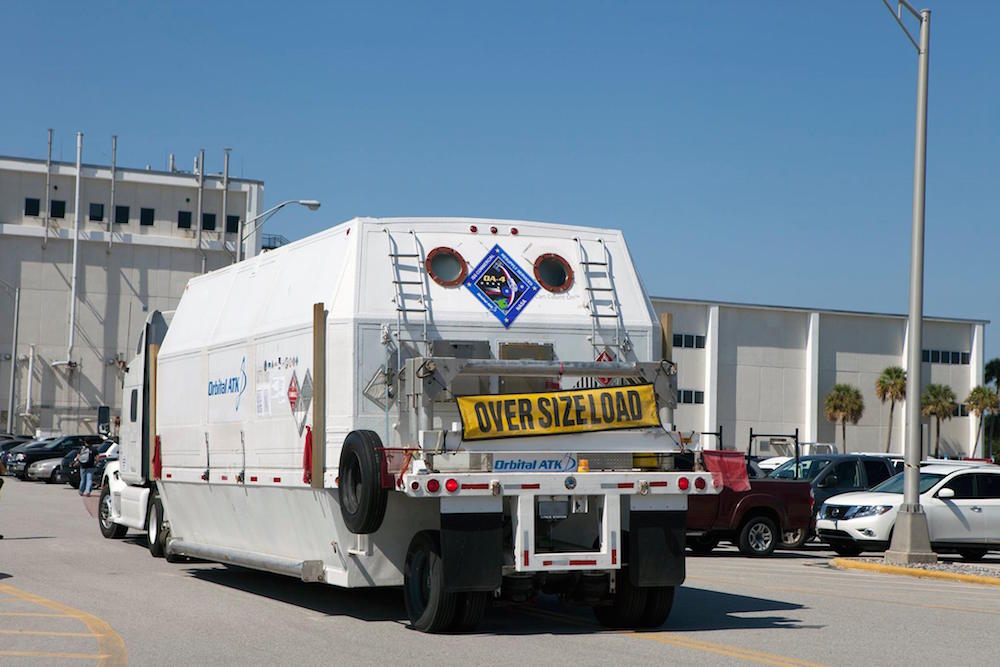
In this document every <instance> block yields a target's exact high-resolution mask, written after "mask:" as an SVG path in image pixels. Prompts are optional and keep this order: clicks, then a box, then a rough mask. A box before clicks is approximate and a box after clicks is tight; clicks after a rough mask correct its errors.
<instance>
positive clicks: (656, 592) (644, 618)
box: [639, 586, 674, 629]
mask: <svg viewBox="0 0 1000 667" xmlns="http://www.w3.org/2000/svg"><path fill="white" fill-rule="evenodd" d="M673 606H674V587H673V586H654V587H652V588H647V589H646V606H645V608H643V610H642V615H641V616H640V617H639V627H640V628H646V629H653V628H658V627H660V626H661V625H663V624H664V623H666V622H667V617H668V616H670V610H671V609H672V608H673Z"/></svg>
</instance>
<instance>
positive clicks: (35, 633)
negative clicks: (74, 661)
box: [0, 630, 97, 637]
mask: <svg viewBox="0 0 1000 667" xmlns="http://www.w3.org/2000/svg"><path fill="white" fill-rule="evenodd" d="M0 635H26V636H32V637H97V635H95V634H94V633H93V632H56V631H54V630H0Z"/></svg>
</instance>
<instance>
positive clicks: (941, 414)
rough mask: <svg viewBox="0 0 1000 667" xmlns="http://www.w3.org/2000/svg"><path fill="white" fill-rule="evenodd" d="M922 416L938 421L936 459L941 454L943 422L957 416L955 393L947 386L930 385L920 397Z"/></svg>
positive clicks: (935, 442)
mask: <svg viewBox="0 0 1000 667" xmlns="http://www.w3.org/2000/svg"><path fill="white" fill-rule="evenodd" d="M920 414H922V415H923V416H925V417H935V418H936V419H937V434H936V436H935V437H934V458H937V457H938V454H940V453H941V420H942V419H951V418H952V417H954V416H955V392H954V391H952V390H951V387H949V386H948V385H946V384H929V385H927V386H926V387H925V388H924V393H923V394H922V395H921V396H920Z"/></svg>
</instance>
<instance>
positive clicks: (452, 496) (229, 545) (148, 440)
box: [100, 218, 718, 631]
mask: <svg viewBox="0 0 1000 667" xmlns="http://www.w3.org/2000/svg"><path fill="white" fill-rule="evenodd" d="M170 315H171V314H160V313H154V314H152V315H151V316H150V318H149V319H148V321H147V323H146V327H145V330H144V332H143V335H142V337H141V340H140V342H139V349H138V355H137V357H136V358H135V359H134V360H133V361H132V363H131V364H130V366H129V369H128V372H127V374H126V377H125V380H124V391H123V396H124V397H125V398H124V400H125V401H126V406H124V410H123V415H125V419H124V423H123V427H122V435H121V440H122V453H121V459H120V462H119V464H118V465H117V466H109V468H108V478H109V479H108V481H109V483H107V484H105V486H104V491H103V492H102V498H101V513H100V521H101V528H102V531H103V532H104V534H105V535H106V536H109V537H113V536H120V535H121V534H123V532H124V531H125V530H127V528H128V527H131V528H136V529H140V530H146V531H147V536H148V541H149V544H150V549H151V551H152V552H153V553H154V555H157V554H161V553H164V552H165V553H166V554H167V555H168V556H170V557H176V556H191V557H198V558H205V559H210V560H217V561H221V562H228V563H235V564H239V565H244V566H247V567H252V568H257V569H262V570H269V571H273V572H280V573H285V574H290V575H293V576H297V577H301V578H302V579H304V580H308V581H320V582H325V583H329V584H334V585H338V586H345V587H366V586H398V585H403V590H404V598H405V602H406V607H407V611H408V613H409V616H410V619H411V622H412V624H413V626H414V627H416V628H417V629H420V630H425V631H438V630H444V629H449V628H450V629H456V628H457V629H469V628H472V627H474V626H475V625H476V624H477V623H478V621H479V619H480V618H481V616H482V613H483V610H484V609H485V607H486V605H487V603H488V602H489V601H490V599H491V598H492V597H493V596H496V595H499V596H504V597H506V598H509V599H514V600H523V599H527V598H530V597H531V596H532V595H533V594H534V592H535V591H537V590H538V589H543V590H546V591H556V592H559V593H561V594H562V595H564V596H566V597H567V598H572V599H574V600H576V601H579V602H583V603H585V604H589V605H592V606H594V609H595V613H596V614H597V616H598V618H599V619H600V620H601V621H602V622H603V623H606V624H608V625H612V626H618V627H626V626H650V625H659V624H661V623H662V622H663V621H664V620H665V619H666V616H667V614H668V613H669V611H670V606H671V602H672V599H673V590H674V586H676V585H678V584H680V583H681V582H682V581H683V578H684V517H685V509H686V502H687V495H688V494H692V493H695V494H707V493H717V492H718V488H717V484H716V483H715V482H714V481H713V479H712V477H711V476H710V475H708V474H707V473H693V472H678V471H677V470H676V469H675V462H674V459H675V456H676V454H677V453H678V452H679V451H680V450H681V448H682V447H681V444H680V443H681V441H680V439H679V438H678V437H677V434H676V433H673V432H672V425H671V422H672V414H673V413H672V411H673V407H674V406H675V403H676V399H675V394H676V381H675V379H676V372H675V367H674V366H673V365H672V364H671V363H670V362H668V361H664V360H663V353H662V351H663V349H664V347H663V340H662V334H661V329H660V326H659V324H658V322H657V321H656V319H655V316H654V314H653V309H652V307H651V305H650V303H649V299H648V297H647V295H646V292H645V290H644V289H643V286H642V283H641V281H640V279H639V276H638V274H637V272H636V270H635V267H634V265H633V263H632V260H631V257H630V255H629V252H628V248H627V247H626V245H625V241H624V238H623V236H622V234H621V232H619V231H615V230H603V229H590V228H583V227H570V226H565V225H553V224H544V223H538V222H521V221H516V222H512V221H502V220H481V219H454V218H451V219H440V218H434V219H431V218H389V219H371V218H358V219H354V220H351V221H349V222H346V223H344V224H342V225H339V226H337V227H334V228H332V229H330V230H327V231H325V232H322V233H319V234H316V235H314V236H311V237H308V238H306V239H303V240H301V241H298V242H296V243H292V244H289V245H287V246H283V247H281V248H279V249H277V250H275V251H272V252H268V253H265V254H263V255H261V256H258V257H255V258H253V259H250V260H247V261H244V262H241V263H239V264H236V265H233V266H231V267H227V268H224V269H220V270H218V271H214V272H212V273H208V274H206V275H203V276H200V277H197V278H194V279H192V280H191V281H190V282H189V283H188V285H187V287H186V288H185V291H184V295H183V297H182V298H181V301H180V304H179V305H178V307H177V310H176V312H174V313H173V314H172V318H171V317H170ZM168 319H169V320H170V321H169V323H168V321H167V320H168Z"/></svg>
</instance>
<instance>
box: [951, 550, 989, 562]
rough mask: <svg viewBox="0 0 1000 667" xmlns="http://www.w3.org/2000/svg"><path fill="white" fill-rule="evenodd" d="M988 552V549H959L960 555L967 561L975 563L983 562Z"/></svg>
mask: <svg viewBox="0 0 1000 667" xmlns="http://www.w3.org/2000/svg"><path fill="white" fill-rule="evenodd" d="M986 551H987V550H986V549H976V548H969V549H959V550H958V555H959V556H961V557H962V558H963V559H965V560H973V561H975V560H982V559H983V556H985V555H986Z"/></svg>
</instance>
